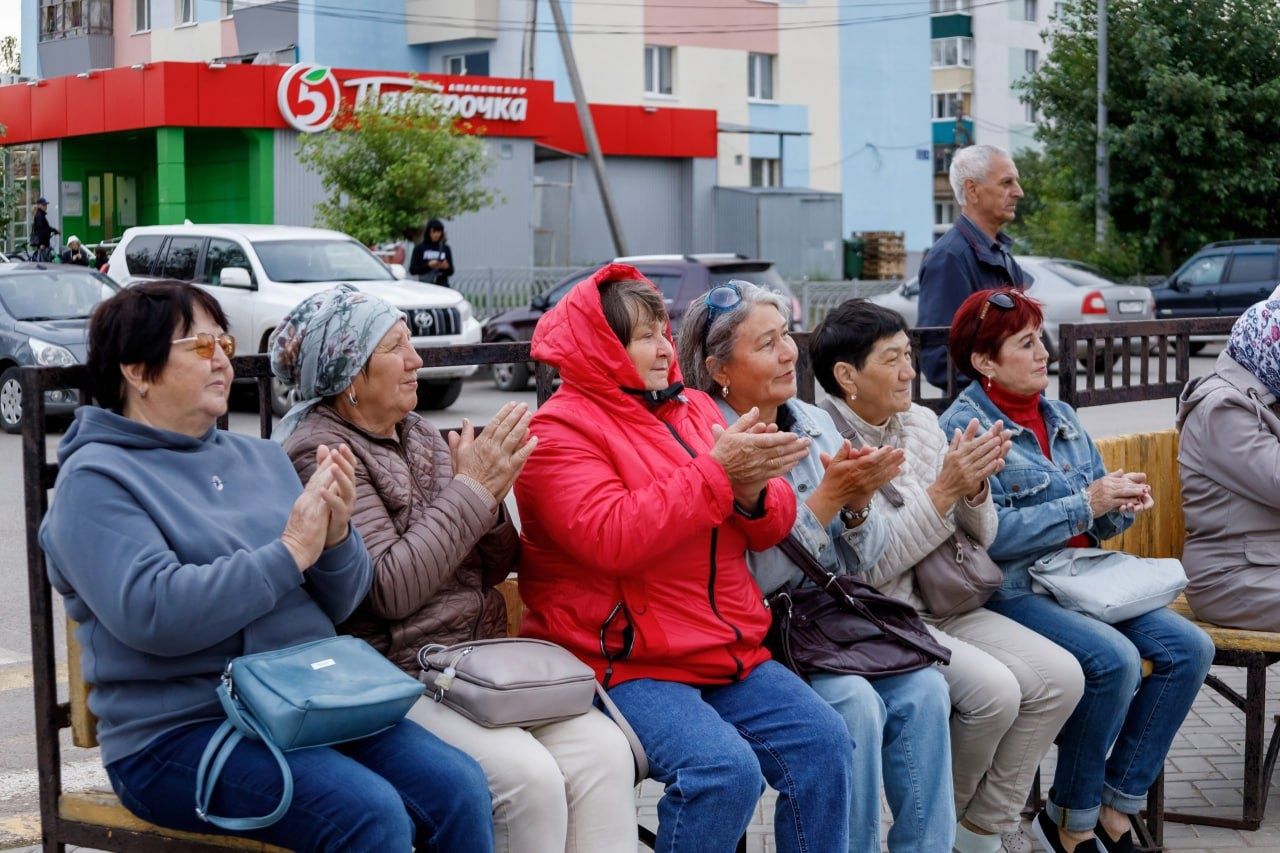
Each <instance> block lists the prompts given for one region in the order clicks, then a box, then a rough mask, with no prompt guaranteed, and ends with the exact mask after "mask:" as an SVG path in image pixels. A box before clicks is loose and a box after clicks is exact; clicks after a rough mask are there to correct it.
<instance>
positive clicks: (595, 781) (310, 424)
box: [271, 285, 636, 853]
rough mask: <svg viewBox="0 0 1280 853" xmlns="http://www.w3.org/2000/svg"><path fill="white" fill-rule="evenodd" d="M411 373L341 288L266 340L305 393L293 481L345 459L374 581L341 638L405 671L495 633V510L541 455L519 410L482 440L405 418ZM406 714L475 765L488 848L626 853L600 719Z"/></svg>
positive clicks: (615, 764)
mask: <svg viewBox="0 0 1280 853" xmlns="http://www.w3.org/2000/svg"><path fill="white" fill-rule="evenodd" d="M420 367H422V359H421V358H420V357H419V356H418V354H417V352H416V351H415V350H414V348H413V342H412V340H411V339H410V336H409V328H408V326H407V325H406V324H405V322H404V319H403V315H402V314H401V313H400V311H398V310H397V309H395V308H393V307H391V306H390V305H388V304H387V303H385V302H383V301H381V300H379V299H377V298H375V297H373V296H370V295H368V294H366V293H361V292H360V291H358V290H355V289H353V288H351V287H348V286H346V285H339V286H338V287H336V288H334V289H332V290H327V291H323V292H321V293H317V294H315V295H314V296H312V297H310V298H309V299H307V300H306V301H304V302H303V303H302V304H300V305H299V306H298V307H296V308H295V309H294V310H293V311H291V312H290V313H289V315H288V316H287V317H285V320H284V322H283V323H281V324H280V327H279V329H278V330H277V331H276V333H275V335H274V336H273V338H272V340H271V369H272V371H273V372H274V373H275V375H276V376H277V378H279V379H281V380H283V381H285V382H288V383H290V384H294V385H297V386H298V390H299V392H300V394H301V396H302V397H303V398H304V401H303V402H301V403H299V404H298V405H297V406H295V407H294V408H293V409H292V410H290V412H289V413H288V414H287V415H285V418H284V420H283V421H281V423H280V426H279V427H278V428H277V430H276V434H275V436H274V438H276V440H277V441H282V442H283V443H284V448H285V450H286V451H287V452H288V454H289V456H290V458H292V459H293V464H294V467H295V468H297V470H298V474H299V476H301V478H302V480H303V482H306V481H308V480H309V479H310V478H311V476H312V475H313V474H314V473H315V471H316V464H315V458H316V449H317V448H318V447H320V446H321V445H327V446H333V445H335V444H339V443H342V444H346V445H347V446H349V447H350V448H351V450H352V451H353V453H354V454H355V459H356V466H355V481H356V482H355V489H356V498H355V509H354V512H353V513H352V516H351V523H352V525H354V526H355V528H356V529H357V530H358V531H359V532H360V536H361V537H362V538H363V539H364V542H365V545H366V546H368V548H369V553H370V554H371V556H372V557H373V586H372V588H371V589H370V591H369V595H368V597H367V598H365V600H364V602H363V603H362V604H361V605H360V606H359V607H358V608H357V609H356V612H355V613H354V614H353V615H352V616H351V617H350V619H348V620H347V621H346V622H345V623H343V625H341V626H340V630H343V631H346V632H347V633H351V634H355V635H356V636H358V637H361V638H363V639H365V640H367V641H368V642H369V643H370V644H372V645H373V646H374V647H375V648H377V649H378V650H379V651H381V652H382V653H383V654H384V655H386V656H387V657H388V658H389V659H391V661H392V662H394V663H395V664H397V665H398V666H400V667H401V668H402V669H404V670H406V671H407V672H409V673H411V674H415V675H416V674H417V673H418V672H419V669H420V668H419V666H418V662H417V652H418V649H419V648H421V647H422V646H424V645H427V644H429V643H442V644H445V645H452V644H454V643H461V642H466V641H469V640H477V639H488V638H492V637H501V636H503V635H505V633H506V627H507V620H506V605H505V603H504V600H503V598H502V595H501V594H500V593H498V592H497V590H495V589H494V586H495V585H496V584H498V583H500V582H501V581H502V580H503V579H504V578H506V576H507V574H508V573H509V572H511V571H512V570H513V569H514V568H515V566H516V562H517V559H518V556H519V551H520V540H519V539H518V537H517V534H516V530H515V528H514V526H513V525H512V524H511V522H510V521H509V520H508V519H507V517H506V515H505V513H504V512H503V510H502V501H503V498H505V497H506V495H507V493H508V492H509V491H510V490H511V486H512V483H514V482H515V478H516V475H517V474H519V473H520V470H521V468H523V467H524V462H525V460H526V459H528V458H529V454H530V453H532V452H533V449H534V447H535V446H536V445H537V440H536V439H533V438H531V437H529V435H528V427H529V420H530V417H531V414H530V412H529V411H528V407H527V406H525V405H524V404H523V403H521V404H514V403H508V404H507V405H506V406H503V408H502V410H501V411H499V412H498V414H497V415H495V416H494V418H493V420H491V421H490V422H489V424H488V425H487V426H486V427H485V428H484V430H483V431H482V433H481V435H480V436H478V437H477V436H476V435H475V430H474V429H472V427H471V425H470V423H468V422H467V421H466V420H464V421H463V429H462V434H461V435H458V434H457V433H453V434H451V435H450V436H449V442H448V443H447V444H446V443H445V441H444V439H442V438H441V437H440V432H439V431H438V430H437V429H436V428H435V427H434V426H432V425H431V424H430V423H429V422H428V421H427V420H426V419H424V418H422V417H421V416H419V415H418V414H416V413H415V412H414V411H413V409H414V406H415V404H416V403H417V399H418V396H417V386H418V368H420ZM409 717H410V719H412V720H414V721H415V722H417V723H419V724H420V725H422V726H423V727H424V728H426V729H427V730H428V731H430V732H431V733H432V734H434V735H436V736H437V737H439V738H441V739H442V740H444V741H446V742H447V743H449V744H451V745H453V746H455V747H457V748H459V749H461V750H462V751H463V752H466V753H467V754H468V755H470V756H471V757H472V758H474V759H475V760H476V761H477V762H479V764H480V766H481V767H482V768H483V769H484V771H485V776H486V777H487V779H488V783H489V789H490V792H491V793H492V796H493V822H494V836H495V841H496V848H497V849H498V850H500V851H506V850H537V851H548V853H551V851H561V850H569V851H577V850H581V851H592V853H595V851H606V853H608V852H609V851H623V850H626V851H633V850H635V843H636V842H635V803H634V792H633V788H632V781H633V773H634V770H633V767H632V758H631V750H630V747H629V746H628V744H627V741H626V739H625V738H624V737H623V735H622V733H621V732H620V731H619V730H618V728H617V727H616V726H615V725H614V724H613V723H612V722H611V721H610V720H609V718H608V717H606V716H604V714H602V713H600V712H598V711H592V712H590V713H588V714H585V715H583V716H581V717H574V718H572V719H569V720H564V721H561V722H556V723H548V724H545V725H539V726H532V727H530V728H528V729H521V728H515V727H508V728H492V729H491V728H485V727H483V726H480V725H478V724H476V723H474V722H472V721H471V720H469V719H467V718H466V717H464V716H462V715H461V714H459V713H457V712H455V711H453V710H451V709H450V708H448V707H447V706H445V705H442V704H438V703H436V702H434V701H432V700H431V699H430V698H426V699H423V700H422V701H420V702H419V703H418V704H417V705H416V706H415V707H414V708H413V710H411V711H410V712H409Z"/></svg>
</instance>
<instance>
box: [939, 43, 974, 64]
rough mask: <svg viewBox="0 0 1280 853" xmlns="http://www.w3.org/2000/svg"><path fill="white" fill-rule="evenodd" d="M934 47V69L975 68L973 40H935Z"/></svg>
mask: <svg viewBox="0 0 1280 853" xmlns="http://www.w3.org/2000/svg"><path fill="white" fill-rule="evenodd" d="M932 46H933V67H934V68H955V67H960V68H972V67H973V39H972V38H969V37H968V36H955V37H954V38H945V39H934V40H933V42H932Z"/></svg>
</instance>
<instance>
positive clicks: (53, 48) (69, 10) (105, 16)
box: [36, 0, 115, 77]
mask: <svg viewBox="0 0 1280 853" xmlns="http://www.w3.org/2000/svg"><path fill="white" fill-rule="evenodd" d="M111 5H112V0H40V7H39V12H40V16H39V24H40V42H39V44H38V45H37V47H36V50H37V52H38V55H39V57H40V74H41V76H44V77H59V76H62V75H64V74H79V73H80V72H82V71H88V70H90V69H92V68H110V67H111V66H112V65H114V64H115V63H114V61H113V60H114V57H115V43H114V41H113V39H112V38H111V14H112V9H111Z"/></svg>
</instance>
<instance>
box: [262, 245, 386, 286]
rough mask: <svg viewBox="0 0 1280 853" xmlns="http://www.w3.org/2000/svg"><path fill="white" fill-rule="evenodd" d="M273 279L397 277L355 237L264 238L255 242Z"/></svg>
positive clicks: (297, 281) (300, 281) (289, 281)
mask: <svg viewBox="0 0 1280 853" xmlns="http://www.w3.org/2000/svg"><path fill="white" fill-rule="evenodd" d="M253 248H254V251H256V252H257V253H258V260H260V261H262V268H263V269H265V270H266V271H267V277H268V278H270V279H271V280H272V281H277V282H281V283H284V284H306V283H309V282H318V281H395V276H393V275H392V274H391V271H390V270H389V269H387V267H386V265H385V264H383V263H382V261H380V260H378V259H377V258H375V257H374V256H373V253H372V252H370V251H369V250H368V249H366V248H365V247H364V246H361V245H360V244H359V243H357V242H356V241H354V240H270V241H267V240H263V241H255V242H254V243H253Z"/></svg>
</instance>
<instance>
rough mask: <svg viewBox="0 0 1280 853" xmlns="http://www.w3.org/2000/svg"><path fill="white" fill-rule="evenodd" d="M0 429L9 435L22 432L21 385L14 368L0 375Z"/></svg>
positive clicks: (16, 370) (16, 369)
mask: <svg viewBox="0 0 1280 853" xmlns="http://www.w3.org/2000/svg"><path fill="white" fill-rule="evenodd" d="M0 427H3V428H4V431H5V432H7V433H9V434H10V435H12V434H13V433H18V432H22V383H21V382H20V381H19V380H18V368H16V367H10V368H9V369H7V370H5V372H4V373H0Z"/></svg>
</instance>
